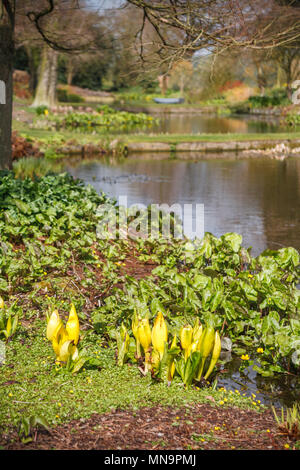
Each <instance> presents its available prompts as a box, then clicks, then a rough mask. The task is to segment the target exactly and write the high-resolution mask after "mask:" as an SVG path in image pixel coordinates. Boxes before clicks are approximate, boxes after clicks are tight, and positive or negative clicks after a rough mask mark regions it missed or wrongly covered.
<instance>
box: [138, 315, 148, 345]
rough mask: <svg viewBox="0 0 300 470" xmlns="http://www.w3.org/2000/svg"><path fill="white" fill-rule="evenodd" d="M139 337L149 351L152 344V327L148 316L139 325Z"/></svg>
mask: <svg viewBox="0 0 300 470" xmlns="http://www.w3.org/2000/svg"><path fill="white" fill-rule="evenodd" d="M138 338H139V341H140V343H141V345H142V347H143V349H144V351H145V352H146V351H148V349H149V348H150V345H151V328H150V325H149V320H148V318H142V319H141V321H140V324H139V326H138Z"/></svg>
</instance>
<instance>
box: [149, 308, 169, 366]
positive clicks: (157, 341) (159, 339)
mask: <svg viewBox="0 0 300 470" xmlns="http://www.w3.org/2000/svg"><path fill="white" fill-rule="evenodd" d="M167 341H168V327H167V324H166V322H165V319H164V317H163V314H162V313H161V312H158V314H157V316H156V318H155V321H154V325H153V328H152V344H153V347H154V349H156V350H157V351H158V352H159V355H160V358H162V357H163V354H164V350H165V343H166V342H167Z"/></svg>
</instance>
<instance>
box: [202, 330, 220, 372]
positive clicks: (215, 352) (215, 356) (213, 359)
mask: <svg viewBox="0 0 300 470" xmlns="http://www.w3.org/2000/svg"><path fill="white" fill-rule="evenodd" d="M220 353H221V338H220V335H219V333H218V331H216V332H215V344H214V348H213V351H212V356H211V360H210V365H209V368H208V370H207V372H206V374H205V376H204V378H205V380H207V379H208V377H209V376H210V374H211V373H212V371H213V368H214V367H215V365H216V362H217V360H218V359H219V356H220Z"/></svg>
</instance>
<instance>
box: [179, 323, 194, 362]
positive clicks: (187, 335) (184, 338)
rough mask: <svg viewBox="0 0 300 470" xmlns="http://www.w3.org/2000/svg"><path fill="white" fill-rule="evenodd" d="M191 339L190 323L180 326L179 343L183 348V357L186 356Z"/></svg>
mask: <svg viewBox="0 0 300 470" xmlns="http://www.w3.org/2000/svg"><path fill="white" fill-rule="evenodd" d="M192 339H193V328H192V327H191V325H186V326H183V327H182V328H181V331H180V343H181V347H182V349H183V350H184V359H185V360H186V359H187V358H188V351H189V348H190V346H191V344H192Z"/></svg>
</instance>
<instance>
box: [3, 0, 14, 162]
mask: <svg viewBox="0 0 300 470" xmlns="http://www.w3.org/2000/svg"><path fill="white" fill-rule="evenodd" d="M13 55H14V39H13V18H9V16H8V14H7V11H6V10H5V9H4V8H3V12H2V16H1V17H0V82H1V83H0V87H1V95H0V169H9V168H11V165H12V159H11V126H12V95H13V81H12V72H13Z"/></svg>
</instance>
